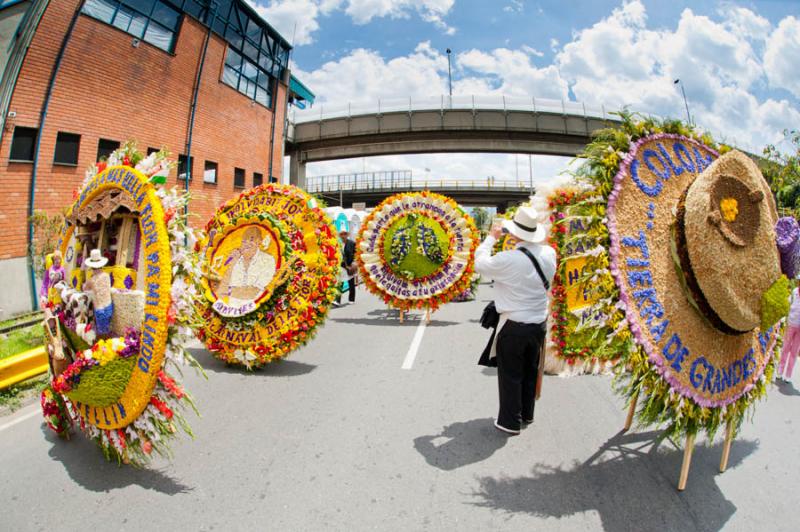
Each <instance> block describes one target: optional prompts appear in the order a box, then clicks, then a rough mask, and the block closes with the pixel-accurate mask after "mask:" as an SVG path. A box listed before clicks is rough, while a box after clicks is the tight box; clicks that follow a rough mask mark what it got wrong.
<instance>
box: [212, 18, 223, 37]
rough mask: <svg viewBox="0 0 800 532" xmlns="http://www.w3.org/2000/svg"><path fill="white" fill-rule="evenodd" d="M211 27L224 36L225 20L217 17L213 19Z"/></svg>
mask: <svg viewBox="0 0 800 532" xmlns="http://www.w3.org/2000/svg"><path fill="white" fill-rule="evenodd" d="M211 27H212V28H213V29H214V31H215V32H217V33H219V34H220V35H225V19H222V18H219V17H217V18H215V19H214V22H213V24H212V25H211Z"/></svg>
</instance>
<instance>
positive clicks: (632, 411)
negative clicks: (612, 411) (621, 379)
mask: <svg viewBox="0 0 800 532" xmlns="http://www.w3.org/2000/svg"><path fill="white" fill-rule="evenodd" d="M637 401H639V392H638V391H637V392H636V393H634V394H633V397H631V404H630V406H629V407H628V417H627V418H625V426H624V427H623V428H622V430H623V431H624V432H627V431H628V430H629V429H630V428H631V425H633V416H634V415H635V414H636V402H637Z"/></svg>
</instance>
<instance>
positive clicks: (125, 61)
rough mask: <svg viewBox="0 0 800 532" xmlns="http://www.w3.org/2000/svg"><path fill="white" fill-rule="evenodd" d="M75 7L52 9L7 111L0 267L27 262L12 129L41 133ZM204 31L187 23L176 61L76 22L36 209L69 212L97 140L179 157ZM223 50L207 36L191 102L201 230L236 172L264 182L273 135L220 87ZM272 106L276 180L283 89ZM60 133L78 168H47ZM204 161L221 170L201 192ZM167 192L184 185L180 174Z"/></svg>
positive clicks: (45, 138) (68, 3)
mask: <svg viewBox="0 0 800 532" xmlns="http://www.w3.org/2000/svg"><path fill="white" fill-rule="evenodd" d="M77 4H78V1H77V0H59V1H57V2H56V1H53V2H51V3H50V7H48V9H47V12H46V13H45V15H44V17H43V18H42V21H41V23H40V25H39V28H38V30H37V32H36V35H35V37H34V39H33V42H32V44H31V47H30V49H29V51H28V54H27V56H26V58H25V63H24V64H23V67H22V70H21V72H20V76H19V79H18V81H17V85H16V89H15V91H14V95H13V98H12V100H11V105H10V107H9V111H15V112H16V113H17V116H16V117H15V118H14V119H10V120H9V121H8V124H7V129H6V133H5V134H4V136H3V141H2V144H0V175H1V176H2V180H3V192H4V193H3V194H1V195H0V234H3V235H4V236H5V238H3V239H2V240H0V259H5V258H10V257H19V256H23V255H24V254H25V249H26V245H27V226H26V216H27V207H28V188H29V186H30V177H31V170H32V164H24V163H9V153H10V147H11V139H12V131H11V130H12V129H13V126H14V125H18V126H28V127H37V126H38V122H39V114H40V112H41V105H42V102H43V99H44V93H45V90H46V87H47V82H48V80H49V76H50V72H51V70H52V66H53V63H54V60H55V57H56V54H57V52H58V48H59V46H60V44H61V40H62V38H63V35H64V33H65V31H66V29H67V26H68V24H69V21H70V19H71V16H72V13H73V12H74V9H75V7H76V6H77ZM205 32H206V30H205V28H203V26H202V25H201V24H200V23H198V22H197V21H195V20H194V19H192V18H191V17H188V16H186V17H184V20H183V24H182V26H181V28H180V33H179V35H178V39H177V42H176V46H175V51H174V53H173V54H168V53H166V52H164V51H162V50H160V49H158V48H155V47H153V46H150V45H149V44H147V43H145V42H141V43H140V44H139V46H138V47H136V48H134V47H133V46H132V45H131V42H132V40H133V37H132V36H130V35H128V34H126V33H124V32H121V31H119V30H117V29H115V28H113V27H111V26H109V25H107V24H104V23H102V22H99V21H97V20H95V19H92V18H90V17H87V16H85V15H82V16H81V17H80V18H79V19H78V22H77V25H76V26H75V29H74V32H73V34H72V38H71V40H70V42H69V44H68V45H67V49H66V53H65V55H64V58H63V61H62V64H61V69H60V71H59V74H58V77H57V78H56V83H55V87H54V91H53V96H52V99H51V101H50V107H49V110H48V116H47V120H46V123H45V130H44V132H43V133H41V134H42V145H41V149H40V152H39V167H38V171H37V186H36V196H35V208H36V209H44V210H46V211H48V212H57V211H58V210H60V209H62V208H64V207H65V206H67V205H69V204H70V203H71V201H72V193H73V191H74V190H75V189H76V188H77V187H78V186H79V185H80V183H81V182H82V180H83V178H84V172H85V169H86V167H88V166H89V165H90V164H92V163H94V162H95V159H96V156H97V143H98V140H99V139H100V138H105V139H111V140H116V141H120V142H124V141H125V140H126V139H136V140H137V141H138V144H139V147H140V149H141V150H142V151H145V150H146V149H147V147H149V146H152V147H166V148H167V149H169V150H170V151H171V152H172V153H173V154H174V156H175V158H177V155H178V154H179V153H185V151H186V141H187V135H188V127H189V117H190V110H191V99H192V89H193V85H194V80H195V76H196V74H197V68H198V64H199V61H200V54H201V51H202V44H203V38H204V36H205ZM225 49H226V48H225V42H224V41H223V40H222V39H221V38H219V37H218V36H216V35H212V37H211V40H210V42H209V47H208V52H207V55H206V63H205V67H204V70H203V77H202V81H201V86H200V92H199V97H198V102H197V106H198V107H197V111H196V117H195V125H194V133H193V141H192V157H193V159H194V166H193V168H192V173H193V179H192V183H191V187H190V188H191V190H192V191H193V193H194V197H195V198H196V199H194V200H193V202H192V205H191V207H190V210H191V211H192V212H193V213H194V214H197V215H198V216H195V217H194V218H193V220H192V222H193V224H194V225H197V226H199V225H202V224H204V223H205V220H206V219H207V218H208V217H209V216H210V215H211V214H212V213H213V211H214V209H215V208H216V206H218V205H219V204H220V203H222V202H223V201H225V200H226V199H228V198H229V197H231V196H232V195H233V194H234V193H235V191H234V188H233V169H234V167H239V168H244V169H245V170H246V181H245V184H246V187H248V188H249V187H250V186H252V179H253V178H252V175H253V172H260V173H261V174H263V175H264V180H265V181H266V180H267V175H268V173H267V168H268V158H269V137H270V130H271V120H272V116H273V113H272V112H271V110H269V109H267V108H265V107H263V106H261V105H259V104H257V103H251V100H250V99H249V98H247V97H246V96H244V95H242V94H240V93H239V92H237V91H236V90H234V89H232V88H230V87H229V86H227V85H225V84H223V83H222V82H221V81H220V79H221V75H222V68H223V63H224V56H225ZM275 98H276V100H277V102H276V103H277V106H276V108H277V109H278V113H277V114H278V121H277V122H276V124H275V125H276V127H275V146H274V156H275V157H274V163H273V174H274V175H276V176H279V175H280V173H281V168H282V164H281V161H280V157H279V156H280V153H281V151H282V150H280V149H279V144H280V142H281V139H282V135H283V114H284V113H283V107H284V104H285V99H286V88H285V86H280V89H279V90H278V94H277V95H276V96H275ZM59 131H65V132H69V133H77V134H80V135H81V144H80V152H79V160H78V166H77V167H68V166H61V165H54V164H53V162H52V161H53V153H54V150H55V140H56V135H57V133H58V132H59ZM206 160H210V161H215V162H216V163H217V164H218V178H217V184H216V185H209V184H204V183H203V182H202V181H203V178H202V176H203V167H204V163H205V161H206ZM168 184H169V185H170V186H171V185H180V186H182V185H183V182H179V181H178V180H177V178H176V172H175V171H173V175H172V176H171V177H170V181H169V182H168Z"/></svg>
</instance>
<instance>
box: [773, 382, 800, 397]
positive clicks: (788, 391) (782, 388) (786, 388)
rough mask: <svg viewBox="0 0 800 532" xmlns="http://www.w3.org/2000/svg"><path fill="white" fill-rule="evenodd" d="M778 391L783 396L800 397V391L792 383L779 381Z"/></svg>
mask: <svg viewBox="0 0 800 532" xmlns="http://www.w3.org/2000/svg"><path fill="white" fill-rule="evenodd" d="M777 385H778V391H779V392H781V393H782V394H783V395H788V396H790V397H791V396H795V395H800V390H798V389H797V388H795V387H794V384H792V382H791V381H778V382H777Z"/></svg>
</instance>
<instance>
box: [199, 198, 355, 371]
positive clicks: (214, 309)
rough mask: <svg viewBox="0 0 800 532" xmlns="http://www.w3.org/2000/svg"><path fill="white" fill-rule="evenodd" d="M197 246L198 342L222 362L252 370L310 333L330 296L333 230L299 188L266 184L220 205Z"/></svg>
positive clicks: (336, 253)
mask: <svg viewBox="0 0 800 532" xmlns="http://www.w3.org/2000/svg"><path fill="white" fill-rule="evenodd" d="M196 248H197V250H198V251H199V252H201V253H202V254H203V257H204V261H203V267H202V269H203V273H202V278H203V280H202V285H203V287H204V290H203V292H204V297H203V299H202V300H201V301H200V302H199V304H198V307H197V315H198V318H199V319H200V320H202V321H203V322H204V325H203V326H202V327H201V328H200V329H199V330H198V337H199V338H200V339H201V340H202V341H204V342H205V344H206V346H207V347H208V349H209V350H210V351H211V352H212V353H214V355H215V356H216V357H218V358H219V359H221V360H223V361H225V362H227V363H230V364H236V365H242V366H245V367H246V368H247V369H251V368H253V367H258V366H262V365H264V364H267V363H269V362H270V361H272V360H275V359H279V358H282V357H284V356H286V355H287V354H289V353H291V352H292V351H293V350H295V349H297V348H298V347H299V346H301V345H303V344H304V343H305V342H307V341H308V340H310V339H311V338H312V337H313V336H314V332H315V329H316V327H317V326H319V325H320V324H321V323H322V322H323V321H324V320H325V317H326V315H327V312H328V308H329V307H330V305H331V304H332V303H333V301H334V300H335V299H336V295H337V278H338V274H339V265H340V263H341V260H342V259H341V252H340V250H339V244H338V239H337V236H336V231H335V230H334V229H333V227H332V224H331V221H330V219H329V218H328V217H327V215H326V214H325V213H324V211H323V210H322V209H321V208H319V207H318V206H317V205H316V203H315V201H314V200H313V198H311V196H309V195H308V194H307V193H306V192H304V191H303V190H301V189H299V188H297V187H294V186H291V185H279V184H275V183H270V184H265V185H261V186H259V187H256V188H253V189H250V190H248V191H246V192H243V193H242V194H240V195H239V196H237V197H235V198H233V199H231V200H229V201H228V202H226V203H224V204H223V205H221V206H220V207H219V209H218V210H217V212H216V214H215V215H214V216H213V217H212V218H211V220H209V221H208V223H207V224H206V235H205V236H204V237H203V238H202V239H201V240H200V241H199V242H198V243H197V246H196Z"/></svg>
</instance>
